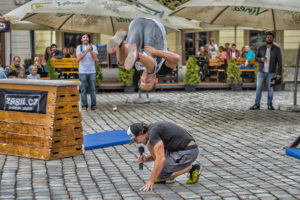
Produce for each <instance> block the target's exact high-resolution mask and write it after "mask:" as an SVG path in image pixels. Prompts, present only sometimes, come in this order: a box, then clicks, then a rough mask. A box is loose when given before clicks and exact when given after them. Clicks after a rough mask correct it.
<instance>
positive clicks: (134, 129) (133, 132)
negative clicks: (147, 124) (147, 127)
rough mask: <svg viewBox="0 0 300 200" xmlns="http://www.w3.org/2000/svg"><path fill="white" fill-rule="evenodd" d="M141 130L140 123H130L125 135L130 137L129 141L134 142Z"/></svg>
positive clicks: (141, 125)
mask: <svg viewBox="0 0 300 200" xmlns="http://www.w3.org/2000/svg"><path fill="white" fill-rule="evenodd" d="M142 130H143V124H142V123H134V124H131V125H130V126H129V128H128V130H127V135H128V136H129V137H130V143H129V144H132V143H135V140H134V139H135V138H136V137H137V136H138V135H139V133H140V132H141V131H142Z"/></svg>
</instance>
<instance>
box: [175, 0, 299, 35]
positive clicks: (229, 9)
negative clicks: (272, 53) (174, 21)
mask: <svg viewBox="0 0 300 200" xmlns="http://www.w3.org/2000/svg"><path fill="white" fill-rule="evenodd" d="M171 15H172V16H179V17H185V18H187V19H194V20H199V21H201V22H206V23H209V24H217V25H229V26H247V27H253V28H260V29H266V30H299V29H300V3H299V0H288V1H285V0H191V1H189V2H187V3H185V4H183V5H181V6H179V7H178V8H177V10H176V11H174V12H173V13H172V14H171Z"/></svg>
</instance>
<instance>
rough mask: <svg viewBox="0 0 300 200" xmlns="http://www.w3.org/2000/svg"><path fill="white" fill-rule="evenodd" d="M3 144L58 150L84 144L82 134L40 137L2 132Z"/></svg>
mask: <svg viewBox="0 0 300 200" xmlns="http://www.w3.org/2000/svg"><path fill="white" fill-rule="evenodd" d="M0 141H1V143H7V144H13V145H21V146H31V147H40V148H58V147H65V146H72V145H77V144H83V137H82V134H75V135H67V136H60V137H53V138H52V137H49V136H48V137H39V136H30V135H22V134H15V133H10V132H0Z"/></svg>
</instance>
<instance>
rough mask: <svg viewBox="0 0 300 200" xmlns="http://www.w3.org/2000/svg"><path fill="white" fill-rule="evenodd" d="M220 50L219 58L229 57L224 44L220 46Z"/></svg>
mask: <svg viewBox="0 0 300 200" xmlns="http://www.w3.org/2000/svg"><path fill="white" fill-rule="evenodd" d="M219 51H220V55H219V58H222V59H227V52H226V50H225V48H224V47H223V46H220V48H219Z"/></svg>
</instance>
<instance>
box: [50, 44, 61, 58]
mask: <svg viewBox="0 0 300 200" xmlns="http://www.w3.org/2000/svg"><path fill="white" fill-rule="evenodd" d="M49 58H50V59H51V58H58V59H61V58H63V55H62V52H61V51H60V50H57V45H56V44H52V45H51V53H50V56H49Z"/></svg>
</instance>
